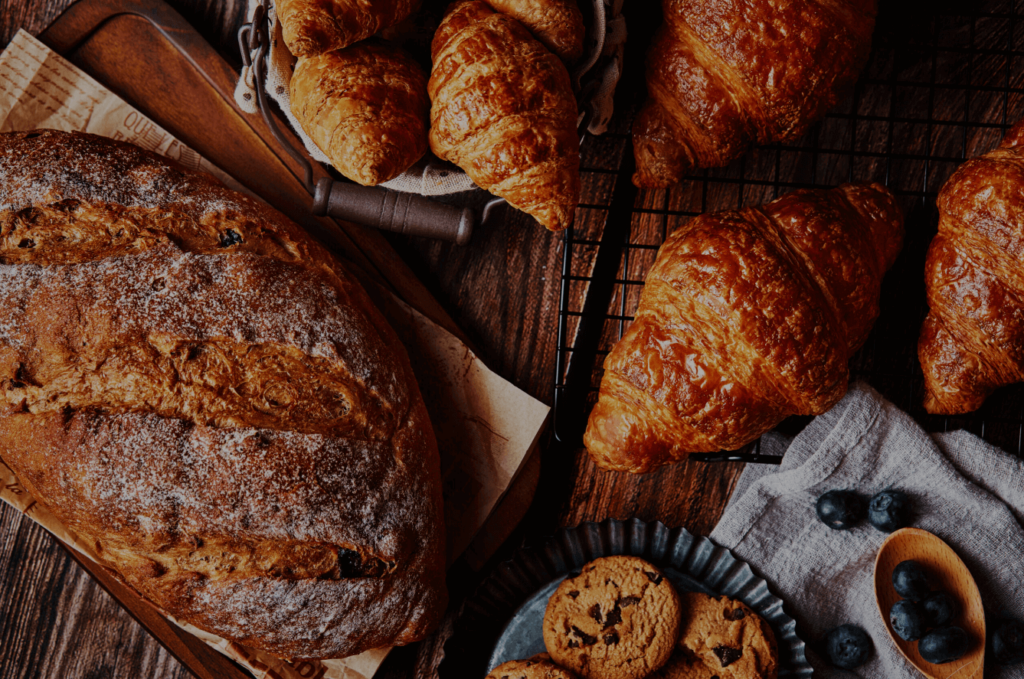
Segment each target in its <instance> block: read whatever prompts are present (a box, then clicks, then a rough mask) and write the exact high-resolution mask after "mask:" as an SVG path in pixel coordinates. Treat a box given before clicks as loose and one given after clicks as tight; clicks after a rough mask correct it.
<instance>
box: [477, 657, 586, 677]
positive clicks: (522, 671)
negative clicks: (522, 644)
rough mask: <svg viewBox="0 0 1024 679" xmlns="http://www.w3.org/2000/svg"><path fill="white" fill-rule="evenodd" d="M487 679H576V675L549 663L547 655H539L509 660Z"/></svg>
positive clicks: (495, 669) (494, 670) (549, 658)
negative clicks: (527, 658)
mask: <svg viewBox="0 0 1024 679" xmlns="http://www.w3.org/2000/svg"><path fill="white" fill-rule="evenodd" d="M487 679H576V675H575V674H573V673H572V672H570V671H569V670H566V669H563V668H561V667H559V666H558V665H556V664H555V663H553V662H551V656H549V655H548V654H547V653H539V654H537V655H535V656H533V657H532V658H530V659H529V660H510V661H508V662H507V663H502V664H501V665H498V666H497V667H495V668H494V669H493V670H491V673H490V674H488V675H487Z"/></svg>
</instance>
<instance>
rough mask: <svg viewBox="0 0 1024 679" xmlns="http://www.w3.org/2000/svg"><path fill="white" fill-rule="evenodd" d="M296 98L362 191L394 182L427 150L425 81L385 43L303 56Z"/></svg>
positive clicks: (303, 120) (323, 145)
mask: <svg viewBox="0 0 1024 679" xmlns="http://www.w3.org/2000/svg"><path fill="white" fill-rule="evenodd" d="M290 99H291V107H292V113H294V114H295V117H296V118H297V119H298V121H299V124H300V125H302V129H303V130H305V131H306V134H308V135H309V136H310V138H311V139H312V140H313V142H314V143H315V144H316V145H317V146H318V147H320V150H322V151H323V152H324V153H325V154H327V157H328V158H330V159H331V164H332V165H333V166H334V167H335V168H336V169H337V170H338V171H339V172H341V173H342V174H343V175H345V176H346V177H348V178H349V179H351V180H353V181H355V182H358V183H359V184H363V185H364V186H374V185H376V184H380V183H381V182H386V181H388V180H389V179H394V178H395V177H397V176H398V175H400V174H401V173H403V172H405V171H406V170H407V169H409V167H410V166H411V165H412V164H413V163H415V162H416V161H417V160H419V159H420V158H422V157H423V154H425V153H426V152H427V126H428V125H429V118H430V99H428V98H427V76H426V74H425V73H424V72H423V69H421V68H420V66H419V64H417V63H416V62H415V61H414V60H413V59H412V58H411V57H409V56H408V55H406V54H405V53H404V52H402V51H401V50H400V49H398V48H397V47H393V46H391V45H390V44H388V43H386V42H384V41H379V42H377V41H373V40H370V41H366V42H361V43H359V44H358V45H353V46H351V47H346V48H345V49H341V50H335V51H333V52H326V53H324V54H320V55H317V56H312V57H301V58H300V59H299V60H298V63H297V64H296V65H295V72H294V74H293V75H292V81H291V97H290Z"/></svg>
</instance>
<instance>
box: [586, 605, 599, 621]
mask: <svg viewBox="0 0 1024 679" xmlns="http://www.w3.org/2000/svg"><path fill="white" fill-rule="evenodd" d="M587 613H588V614H589V615H590V617H591V618H593V619H594V620H596V621H597V622H601V604H594V605H593V606H591V607H590V610H589V611H587Z"/></svg>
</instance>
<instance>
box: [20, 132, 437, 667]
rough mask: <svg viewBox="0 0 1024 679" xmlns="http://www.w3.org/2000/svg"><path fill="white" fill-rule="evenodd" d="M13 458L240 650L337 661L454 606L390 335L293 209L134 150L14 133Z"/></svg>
mask: <svg viewBox="0 0 1024 679" xmlns="http://www.w3.org/2000/svg"><path fill="white" fill-rule="evenodd" d="M0 458H3V460H4V461H5V462H6V463H7V464H8V465H9V466H10V467H11V468H12V469H13V470H14V471H15V473H16V474H18V476H19V478H20V479H21V481H22V482H23V483H24V485H25V486H26V487H27V488H28V490H29V491H30V492H31V493H33V495H34V496H35V497H36V499H37V500H38V501H39V502H40V503H41V504H43V505H44V506H46V507H47V508H48V509H49V510H50V511H52V512H53V514H54V515H55V516H56V517H57V518H58V519H59V520H61V521H62V522H63V523H64V524H65V525H66V526H68V527H69V528H70V529H71V530H73V531H74V532H75V533H76V534H78V535H79V537H81V538H82V539H84V540H85V541H86V542H87V543H88V544H89V545H90V546H91V547H93V548H94V549H95V551H96V553H97V554H98V555H99V557H100V559H101V560H102V562H103V564H104V565H105V566H107V567H108V568H110V569H113V571H114V572H115V573H116V575H117V576H118V577H119V578H120V579H121V580H122V581H123V582H125V583H126V584H128V585H129V586H130V587H132V588H133V589H135V590H136V591H137V592H138V593H139V594H140V595H142V596H143V597H145V598H147V599H148V600H150V601H152V602H153V603H155V604H156V605H158V606H159V607H161V608H163V609H164V610H165V611H167V612H168V613H170V614H172V615H174V616H175V617H176V618H178V619H180V620H183V621H186V622H190V623H192V624H194V625H196V626H198V627H201V628H203V629H206V630H209V631H211V632H214V633H217V634H220V635H221V636H224V637H226V638H229V639H232V640H235V641H238V642H239V643H243V644H245V645H248V646H252V647H255V648H260V649H263V650H265V651H268V652H270V653H273V654H276V655H279V656H282V657H342V656H346V655H351V654H354V653H359V652H362V651H364V650H368V649H370V648H375V647H380V646H385V645H391V644H403V643H409V642H412V641H415V640H418V639H420V638H422V637H423V636H424V635H425V634H426V633H427V632H428V631H429V629H430V628H431V627H432V626H433V625H434V624H435V623H436V622H437V621H438V619H439V618H440V615H441V614H442V613H443V610H444V607H445V603H446V592H445V587H444V536H443V520H442V515H441V505H442V500H441V484H440V463H439V458H438V453H437V446H436V442H435V440H434V436H433V431H432V429H431V426H430V422H429V420H428V418H427V413H426V408H425V406H424V404H423V400H422V397H421V396H420V393H419V390H418V387H417V385H416V382H415V378H414V376H413V374H412V370H411V366H410V364H409V359H408V357H407V356H406V354H405V350H404V348H403V347H402V346H401V344H400V342H399V341H398V339H397V337H396V335H395V334H394V331H393V330H392V329H391V328H390V327H389V326H388V324H387V322H386V321H385V320H384V319H383V317H382V316H381V315H380V313H379V312H378V311H377V310H376V309H375V308H374V307H373V305H372V303H371V302H370V300H369V298H368V297H367V296H366V293H365V291H363V290H362V288H361V287H360V286H359V284H358V283H357V282H356V281H355V280H354V279H353V278H352V277H351V275H350V274H348V273H347V272H346V271H345V270H344V268H343V267H342V266H341V265H340V264H339V263H338V262H337V261H336V260H334V259H333V258H332V257H331V256H330V255H329V254H328V253H327V252H326V251H325V250H324V249H323V248H322V247H320V246H319V245H318V244H316V243H315V242H314V241H313V240H312V239H311V238H309V237H308V236H307V235H306V234H305V233H304V232H303V231H302V230H301V229H300V228H299V227H298V226H296V225H295V224H293V223H291V222H290V221H289V220H288V219H287V218H285V217H284V216H283V215H281V214H280V213H278V212H276V211H274V210H273V209H271V208H269V207H267V206H265V205H263V204H262V203H260V202H258V201H255V200H253V199H250V198H248V197H246V196H243V195H241V194H238V193H236V192H234V191H231V190H229V189H227V188H225V187H223V186H222V185H220V184H219V182H217V181H216V180H214V179H213V178H212V177H209V176H207V175H204V174H201V173H197V172H191V171H188V170H186V169H184V168H181V167H180V166H177V165H176V164H173V163H170V162H168V161H166V160H163V159H160V158H158V157H156V156H155V155H153V154H151V153H148V152H146V151H143V150H141V149H139V148H136V147H134V146H131V145H128V144H123V143H118V142H113V141H110V140H106V139H103V138H100V137H95V136H92V135H83V134H74V133H72V134H69V133H64V132H56V131H42V132H32V133H14V134H4V135H0Z"/></svg>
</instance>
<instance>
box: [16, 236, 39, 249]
mask: <svg viewBox="0 0 1024 679" xmlns="http://www.w3.org/2000/svg"><path fill="white" fill-rule="evenodd" d="M35 246H36V242H35V241H34V240H32V239H31V238H22V239H21V241H20V242H19V243H18V247H19V248H21V249H22V250H24V249H26V248H34V247H35Z"/></svg>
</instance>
